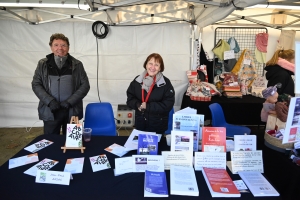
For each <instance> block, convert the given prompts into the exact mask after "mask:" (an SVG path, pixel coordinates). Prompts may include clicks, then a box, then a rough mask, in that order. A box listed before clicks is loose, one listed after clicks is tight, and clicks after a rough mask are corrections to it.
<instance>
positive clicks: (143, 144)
mask: <svg viewBox="0 0 300 200" xmlns="http://www.w3.org/2000/svg"><path fill="white" fill-rule="evenodd" d="M157 148H158V136H157V135H149V134H139V136H138V148H137V154H138V155H157Z"/></svg>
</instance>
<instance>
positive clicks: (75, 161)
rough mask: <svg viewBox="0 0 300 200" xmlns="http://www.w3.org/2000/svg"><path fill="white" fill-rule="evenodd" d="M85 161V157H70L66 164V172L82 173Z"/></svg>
mask: <svg viewBox="0 0 300 200" xmlns="http://www.w3.org/2000/svg"><path fill="white" fill-rule="evenodd" d="M83 163H84V157H81V158H71V159H68V160H67V162H66V165H65V169H64V172H70V173H71V174H78V173H82V169H83Z"/></svg>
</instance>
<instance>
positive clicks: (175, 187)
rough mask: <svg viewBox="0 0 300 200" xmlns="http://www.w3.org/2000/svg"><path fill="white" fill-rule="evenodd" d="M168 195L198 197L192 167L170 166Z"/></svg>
mask: <svg viewBox="0 0 300 200" xmlns="http://www.w3.org/2000/svg"><path fill="white" fill-rule="evenodd" d="M170 185H171V186H170V188H171V192H170V194H175V195H184V196H199V189H198V184H197V180H196V176H195V171H194V168H193V167H182V166H175V165H171V170H170Z"/></svg>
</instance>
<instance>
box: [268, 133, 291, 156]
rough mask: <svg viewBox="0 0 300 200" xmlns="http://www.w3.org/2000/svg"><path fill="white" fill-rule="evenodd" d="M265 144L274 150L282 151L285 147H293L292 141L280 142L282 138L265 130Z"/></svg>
mask: <svg viewBox="0 0 300 200" xmlns="http://www.w3.org/2000/svg"><path fill="white" fill-rule="evenodd" d="M264 138H265V145H266V146H267V147H269V148H271V149H273V150H275V151H279V152H282V153H284V152H285V150H286V149H293V147H294V143H286V144H282V140H280V139H278V138H276V137H273V136H271V135H270V134H268V133H267V132H265V137H264Z"/></svg>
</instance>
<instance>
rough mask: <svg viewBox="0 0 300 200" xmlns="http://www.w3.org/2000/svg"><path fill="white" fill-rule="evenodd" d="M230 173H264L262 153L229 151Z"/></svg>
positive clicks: (259, 151)
mask: <svg viewBox="0 0 300 200" xmlns="http://www.w3.org/2000/svg"><path fill="white" fill-rule="evenodd" d="M230 155H231V165H232V173H233V174H237V173H238V172H240V171H259V172H261V173H264V167H263V160H262V151H261V150H258V151H231V152H230Z"/></svg>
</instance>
